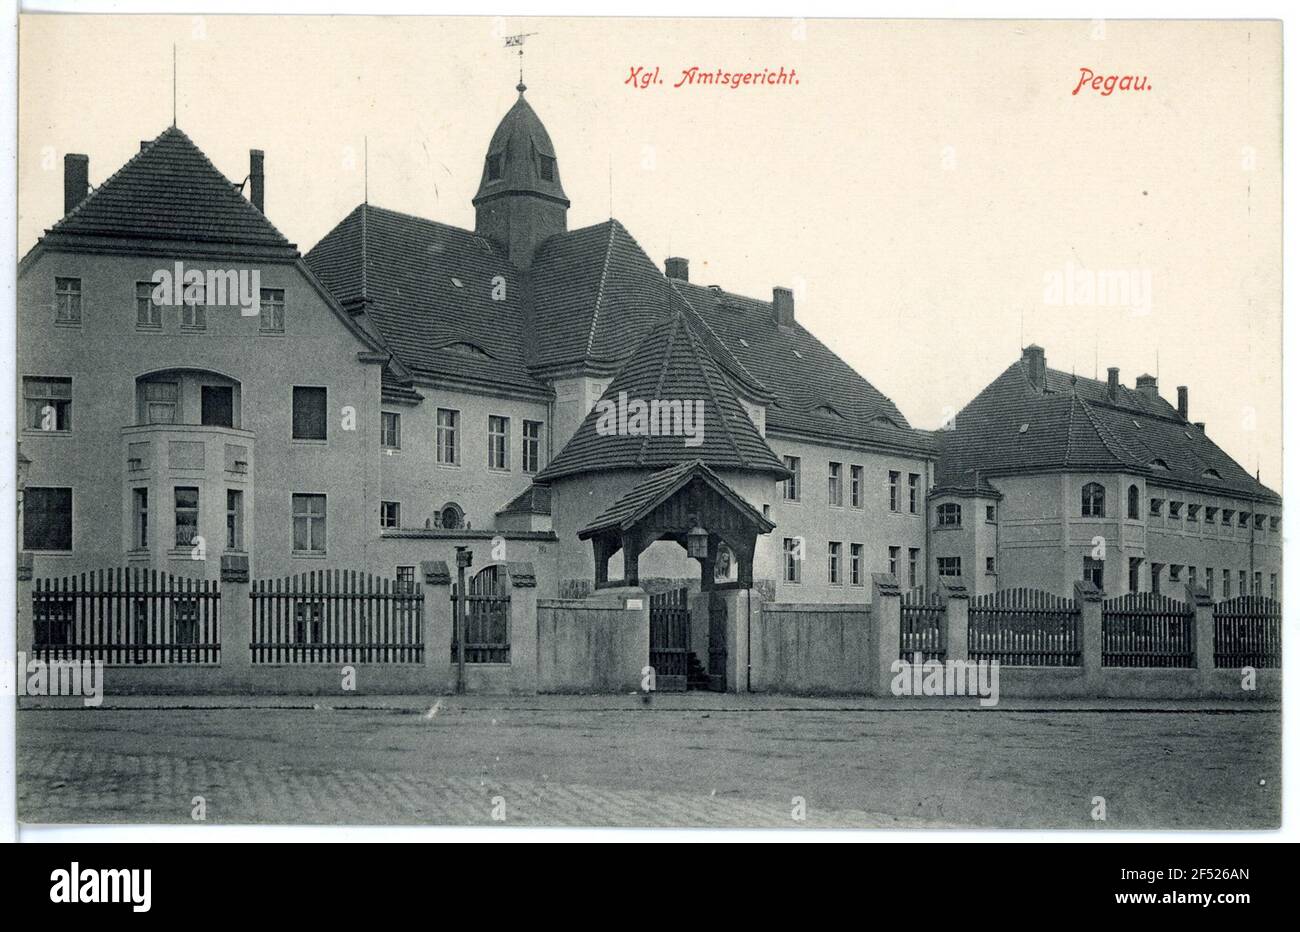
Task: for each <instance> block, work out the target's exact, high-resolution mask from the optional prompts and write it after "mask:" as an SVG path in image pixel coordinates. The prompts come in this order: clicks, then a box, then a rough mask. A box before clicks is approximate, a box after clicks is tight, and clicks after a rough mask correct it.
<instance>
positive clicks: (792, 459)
mask: <svg viewBox="0 0 1300 932" xmlns="http://www.w3.org/2000/svg"><path fill="white" fill-rule="evenodd" d="M782 459H783V460H785V468H786V469H788V470H790V478H789V479H787V480H785V485H784V486H783V487H782V489H781V497H782V498H784V499H785V500H786V501H787V502H797V501H799V464H800V460H799V457H797V456H784V457H782Z"/></svg>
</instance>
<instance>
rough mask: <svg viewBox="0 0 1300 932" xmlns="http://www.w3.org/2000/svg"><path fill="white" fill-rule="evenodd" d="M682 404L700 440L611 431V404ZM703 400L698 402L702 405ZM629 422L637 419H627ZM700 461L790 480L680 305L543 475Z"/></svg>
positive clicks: (634, 353)
mask: <svg viewBox="0 0 1300 932" xmlns="http://www.w3.org/2000/svg"><path fill="white" fill-rule="evenodd" d="M637 401H640V402H646V403H649V402H658V403H665V402H667V403H671V402H680V403H681V405H682V407H683V409H685V408H686V407H687V406H689V409H690V411H691V412H692V417H693V418H694V416H695V415H694V412H696V411H697V410H701V409H702V411H703V420H702V421H693V426H696V427H697V428H698V430H699V433H700V434H701V435H702V441H701V443H700V444H699V445H696V446H688V445H687V440H688V438H687V437H685V436H681V435H674V434H660V435H657V436H656V435H649V434H642V433H637V432H634V431H632V430H626V431H623V430H621V429H620V431H618V432H609V431H608V429H607V428H608V427H609V425H608V423H607V420H606V421H605V422H602V417H605V418H608V415H607V414H606V413H605V412H606V411H607V410H608V408H609V405H608V404H605V403H609V404H612V405H615V406H619V405H620V404H622V405H623V406H624V410H630V409H629V408H628V406H630V405H631V404H632V403H634V402H637ZM697 403H698V404H697ZM629 423H631V421H630V419H629ZM696 459H698V460H701V461H703V462H705V463H707V464H708V465H709V466H712V467H713V468H715V469H717V468H719V467H721V468H727V469H744V470H751V471H755V472H763V473H770V474H772V475H775V476H778V477H781V478H785V477H786V476H788V475H789V472H788V470H787V469H786V468H785V466H784V465H783V464H782V463H781V461H780V459H778V458H777V456H776V454H775V453H773V452H772V449H771V448H770V447H769V446H768V445H767V443H766V442H765V441H764V440H763V438H762V436H761V435H760V434H759V432H758V429H757V428H756V427H755V426H754V423H753V421H752V420H750V417H749V415H748V414H747V413H746V411H745V408H744V407H743V406H742V405H741V403H740V401H739V400H738V399H737V398H736V395H735V393H734V392H733V391H732V389H731V386H730V385H729V384H728V382H727V380H726V378H725V377H724V376H723V374H722V371H721V369H720V368H719V366H718V364H717V362H716V361H715V360H714V359H713V357H712V356H711V355H710V354H709V353H708V352H707V351H706V350H705V349H704V346H703V343H702V341H701V339H700V337H699V335H698V334H697V333H696V330H695V325H693V324H692V323H691V321H690V318H689V316H688V313H687V312H686V310H685V309H684V308H682V307H680V306H676V307H674V308H673V309H672V310H671V311H669V312H668V314H667V315H666V316H665V317H664V318H663V319H662V320H661V321H660V323H659V324H658V325H657V326H655V327H654V328H653V329H652V330H651V331H650V332H649V334H647V335H646V337H645V338H644V339H643V340H642V341H641V342H640V343H639V344H638V345H637V346H636V348H635V349H634V350H633V351H632V353H631V355H630V356H629V357H628V361H627V363H626V364H625V365H624V367H623V368H622V369H621V370H620V371H619V373H618V375H616V376H615V377H614V379H613V381H611V382H610V384H609V386H608V387H607V388H606V389H605V393H604V394H603V395H602V396H601V399H600V401H599V402H597V404H596V405H595V407H593V408H592V410H591V411H590V412H589V413H588V414H587V417H586V419H585V420H583V422H582V424H581V425H580V426H579V427H578V429H577V431H576V432H575V433H574V435H573V437H572V438H570V440H569V442H568V443H566V444H565V446H564V449H563V450H561V451H560V453H559V454H558V455H557V456H556V457H555V459H553V460H552V461H551V462H550V464H549V465H548V466H547V467H546V468H545V469H543V470H542V472H541V473H540V474H538V476H537V480H536V481H538V482H548V481H551V480H554V479H558V478H560V477H562V476H568V475H573V474H576V473H586V472H597V471H603V470H610V469H644V468H654V469H658V468H661V467H666V466H672V465H676V464H678V463H682V462H687V461H691V460H696Z"/></svg>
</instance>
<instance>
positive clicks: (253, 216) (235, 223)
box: [41, 126, 297, 258]
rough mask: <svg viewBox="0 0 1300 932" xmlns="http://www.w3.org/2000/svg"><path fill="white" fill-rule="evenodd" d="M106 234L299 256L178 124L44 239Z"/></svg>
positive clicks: (69, 241) (61, 241) (57, 242)
mask: <svg viewBox="0 0 1300 932" xmlns="http://www.w3.org/2000/svg"><path fill="white" fill-rule="evenodd" d="M105 239H111V240H114V241H123V240H126V241H148V242H151V243H158V242H169V243H176V244H202V245H211V246H214V247H221V248H223V249H227V250H228V249H229V248H230V247H232V246H237V247H238V246H242V247H246V248H249V249H250V250H253V251H258V252H269V253H270V254H272V255H279V256H283V257H284V258H295V257H296V256H297V249H296V248H295V247H294V246H293V244H292V243H290V242H289V241H288V240H286V239H285V238H284V236H283V235H282V234H281V233H280V231H279V230H277V229H276V228H275V226H274V225H273V224H272V223H271V221H269V220H267V219H266V216H265V215H264V214H263V213H262V212H261V211H260V210H258V209H257V208H256V207H254V206H253V205H252V204H251V203H249V201H248V200H247V199H245V198H244V196H243V195H242V194H240V193H239V190H238V189H237V188H236V186H235V185H234V183H232V182H231V181H230V179H228V178H227V177H226V176H225V175H223V174H222V173H221V172H220V171H218V170H217V168H216V167H215V166H214V165H213V164H212V163H211V162H210V161H209V160H208V157H207V156H206V155H204V154H203V152H202V151H201V150H200V149H199V147H198V146H196V145H195V144H194V143H193V141H191V139H190V137H189V136H187V135H185V133H184V132H182V131H181V130H180V129H178V128H177V127H175V126H169V127H168V128H167V129H165V130H163V132H162V133H161V134H159V135H158V137H157V138H156V139H154V140H153V141H152V142H150V143H148V144H147V145H145V146H143V147H142V148H141V149H140V151H139V152H137V153H136V154H135V155H134V156H132V157H131V158H130V159H129V160H128V161H127V162H126V164H124V165H123V166H122V167H121V168H120V169H118V171H117V172H116V173H114V174H113V175H111V176H110V177H109V178H108V179H107V180H106V181H104V183H103V184H101V185H100V186H99V187H98V188H96V189H95V190H94V191H92V192H91V193H90V194H89V195H87V196H86V198H85V199H84V200H83V201H82V202H81V203H80V204H78V205H77V206H76V207H74V208H73V209H72V210H71V211H70V212H69V213H68V214H67V215H66V216H65V217H64V218H63V219H62V220H60V221H59V222H58V223H56V224H55V225H54V226H53V227H51V228H50V229H49V230H48V231H46V234H45V236H43V237H42V238H41V244H44V245H47V246H72V247H76V246H86V245H96V244H102V242H103V241H104V240H105Z"/></svg>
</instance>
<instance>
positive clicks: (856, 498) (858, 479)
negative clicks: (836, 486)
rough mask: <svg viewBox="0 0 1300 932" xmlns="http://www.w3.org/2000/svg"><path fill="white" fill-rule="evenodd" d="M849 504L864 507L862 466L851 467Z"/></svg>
mask: <svg viewBox="0 0 1300 932" xmlns="http://www.w3.org/2000/svg"><path fill="white" fill-rule="evenodd" d="M849 504H850V505H851V506H853V507H854V508H861V507H862V467H861V466H850V467H849Z"/></svg>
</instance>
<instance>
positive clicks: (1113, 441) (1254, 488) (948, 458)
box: [935, 360, 1281, 502]
mask: <svg viewBox="0 0 1300 932" xmlns="http://www.w3.org/2000/svg"><path fill="white" fill-rule="evenodd" d="M936 436H937V437H938V440H939V449H940V456H939V466H938V474H937V481H936V486H935V491H936V492H939V493H943V492H946V491H958V490H972V489H992V486H990V485H989V484H988V481H987V480H988V478H989V477H996V476H1000V475H1014V474H1017V473H1030V472H1063V471H1099V472H1107V471H1123V472H1131V473H1135V474H1140V475H1146V476H1148V477H1149V478H1150V481H1152V482H1156V483H1158V484H1162V485H1169V486H1174V487H1182V488H1192V489H1196V490H1197V491H1200V492H1203V493H1204V494H1207V495H1224V496H1237V497H1245V498H1250V499H1255V500H1262V501H1269V502H1280V500H1281V499H1280V498H1279V497H1278V495H1277V494H1276V493H1275V492H1273V491H1272V490H1271V489H1268V488H1266V487H1265V486H1264V485H1262V484H1260V483H1259V482H1258V481H1257V480H1256V479H1255V478H1254V477H1253V476H1251V475H1250V474H1249V473H1248V472H1246V470H1244V469H1243V468H1242V467H1241V466H1240V465H1239V464H1238V463H1237V462H1236V461H1235V460H1234V459H1233V458H1232V457H1230V456H1229V455H1228V454H1227V453H1225V452H1223V450H1221V449H1220V448H1219V447H1218V446H1217V445H1215V443H1214V442H1213V441H1212V440H1210V438H1209V437H1208V436H1206V434H1205V432H1204V431H1203V430H1201V428H1199V427H1197V426H1196V425H1195V424H1192V423H1190V422H1188V421H1187V420H1185V419H1184V418H1182V417H1180V416H1179V414H1178V412H1177V410H1176V409H1175V408H1173V407H1172V406H1171V405H1170V404H1169V403H1168V402H1166V401H1165V400H1164V399H1163V398H1160V397H1159V396H1158V395H1155V394H1152V395H1144V394H1143V393H1141V392H1136V391H1132V390H1130V389H1126V388H1123V387H1122V386H1121V388H1120V391H1119V392H1117V394H1116V397H1115V399H1114V400H1111V399H1110V397H1109V396H1108V394H1107V386H1106V383H1105V382H1100V381H1097V380H1096V379H1088V378H1084V377H1082V376H1074V375H1071V374H1070V373H1066V372H1061V371H1059V370H1055V369H1047V370H1045V378H1044V386H1043V388H1042V389H1038V388H1035V387H1034V385H1033V383H1032V382H1031V380H1030V376H1029V372H1028V369H1027V368H1026V366H1025V364H1024V363H1023V361H1020V360H1018V361H1016V362H1015V363H1013V364H1012V365H1011V366H1010V367H1008V368H1007V369H1006V371H1004V372H1003V373H1002V374H1001V375H1000V376H998V377H997V378H996V379H994V380H993V381H992V382H991V383H989V385H988V386H986V387H985V388H984V390H983V391H981V392H980V393H979V394H978V395H976V396H975V398H973V399H972V400H971V401H970V403H969V404H967V405H966V407H965V408H963V409H962V410H961V411H960V412H959V413H958V414H957V417H956V420H955V422H954V427H953V429H952V430H939V431H936ZM1156 460H1163V461H1164V462H1165V463H1166V464H1167V466H1168V468H1167V469H1163V468H1162V469H1153V468H1152V463H1153V462H1154V461H1156ZM1209 470H1213V471H1214V472H1215V473H1217V474H1218V475H1219V477H1220V478H1218V479H1214V478H1208V477H1207V476H1206V473H1207V471H1209Z"/></svg>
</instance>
